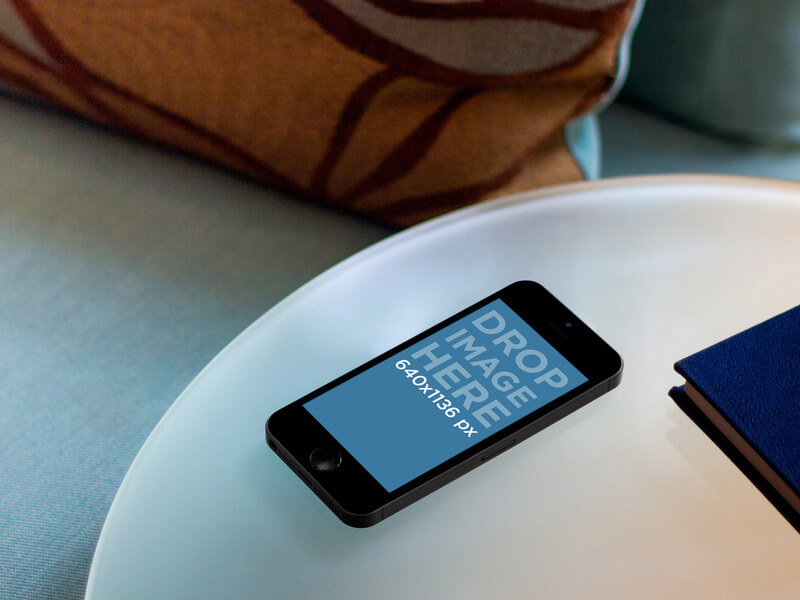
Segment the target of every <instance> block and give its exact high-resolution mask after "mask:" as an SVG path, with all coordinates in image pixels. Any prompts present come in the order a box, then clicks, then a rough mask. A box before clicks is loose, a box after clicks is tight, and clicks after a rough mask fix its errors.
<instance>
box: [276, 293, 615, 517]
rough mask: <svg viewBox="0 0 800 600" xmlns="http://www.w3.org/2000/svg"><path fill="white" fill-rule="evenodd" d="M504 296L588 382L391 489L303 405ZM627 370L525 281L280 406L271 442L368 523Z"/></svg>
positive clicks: (339, 509)
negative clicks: (335, 463)
mask: <svg viewBox="0 0 800 600" xmlns="http://www.w3.org/2000/svg"><path fill="white" fill-rule="evenodd" d="M498 298H499V299H501V300H503V301H504V302H505V303H506V304H507V305H508V306H509V307H510V308H511V309H512V310H513V311H514V312H516V313H517V314H518V315H519V316H520V317H521V318H522V319H523V320H525V321H526V322H527V323H528V324H529V325H530V326H531V327H532V328H533V329H534V330H536V331H537V332H538V333H539V334H540V335H541V336H542V337H543V338H544V339H545V340H547V342H548V343H550V344H551V345H552V346H553V347H554V348H555V349H556V350H557V351H558V352H559V353H561V354H562V355H563V356H564V357H565V358H566V359H567V360H568V361H569V362H571V363H572V364H573V365H574V366H575V367H576V368H577V369H578V370H579V371H581V372H582V373H583V374H584V375H585V376H586V377H587V381H586V382H584V383H582V384H581V385H579V386H578V387H576V388H575V389H573V390H571V391H569V392H567V393H565V394H564V395H562V396H560V397H558V398H556V399H555V400H553V401H552V402H549V403H548V404H546V405H545V406H543V407H541V408H539V409H537V410H535V411H533V412H532V413H530V414H529V415H526V416H524V417H521V418H520V419H518V420H517V421H514V422H513V423H511V424H509V425H506V426H505V427H503V428H502V429H500V430H498V431H497V432H495V433H494V434H492V435H490V436H489V437H487V438H485V439H483V440H481V441H479V442H477V443H476V444H475V445H474V446H471V447H470V448H467V449H466V450H464V451H463V452H461V453H459V454H457V455H456V456H454V457H452V458H450V459H448V460H446V461H445V462H443V463H441V464H439V465H438V466H437V467H434V468H433V469H431V470H429V471H427V472H426V473H423V474H422V475H420V476H419V477H416V478H415V479H413V480H411V481H409V482H408V483H406V484H404V485H402V486H400V487H399V488H397V489H395V490H393V491H391V492H387V491H386V489H385V488H384V487H383V486H381V485H380V483H378V481H377V480H375V479H374V478H373V477H372V475H370V474H369V472H368V471H367V470H366V469H365V468H364V467H363V466H361V465H360V464H359V463H358V461H356V460H355V459H354V458H353V457H352V456H351V455H350V453H349V452H347V450H346V449H345V448H344V447H342V445H341V444H339V442H338V441H336V439H335V438H334V437H333V436H332V435H331V434H330V433H328V431H327V430H325V428H324V427H323V426H322V425H321V424H320V423H319V422H318V421H317V420H316V419H315V418H314V417H313V416H312V415H311V413H310V412H308V411H307V410H306V409H305V408H304V406H303V405H304V404H305V403H306V402H308V401H310V400H311V399H312V398H315V397H316V396H318V395H320V394H323V393H325V392H326V391H328V390H329V389H331V388H333V387H335V386H337V385H339V384H340V383H342V382H343V381H345V380H347V379H350V378H352V377H355V376H357V375H358V374H359V373H361V372H363V371H365V370H367V369H369V368H371V367H372V366H373V365H375V364H378V363H380V362H382V361H383V360H385V359H387V358H389V357H390V356H392V355H394V354H396V353H398V352H402V351H403V350H404V349H405V348H407V347H409V346H412V345H414V344H416V343H417V342H418V341H420V340H422V339H424V338H426V337H427V336H429V335H431V334H433V333H434V332H436V331H438V330H439V329H441V328H444V327H447V326H449V325H450V324H451V323H453V322H455V321H457V320H458V319H460V318H462V317H464V316H465V315H468V314H470V313H471V312H473V311H476V310H478V309H479V308H480V307H481V306H483V305H485V304H488V303H490V302H492V301H494V300H496V299H498ZM568 323H569V325H567V324H568ZM621 371H622V359H621V358H620V356H619V354H617V353H616V352H615V351H614V350H613V349H612V348H611V347H610V346H609V345H608V344H607V343H606V342H605V341H603V340H602V338H600V336H598V335H597V334H596V333H595V332H594V331H592V330H591V329H590V328H589V327H588V326H587V325H586V324H585V323H584V322H583V321H582V320H581V319H579V318H578V317H577V316H576V315H575V314H573V313H572V312H571V311H570V310H569V309H568V308H567V307H566V306H564V305H563V304H562V303H561V302H560V301H559V300H558V299H556V298H555V296H553V295H552V294H551V293H550V292H548V291H547V290H546V289H545V288H544V287H543V286H541V285H540V284H538V283H535V282H532V281H518V282H516V283H513V284H511V285H509V286H507V287H505V288H503V289H502V290H500V291H498V292H496V293H494V294H492V295H491V296H488V297H486V298H484V299H482V300H480V301H479V302H476V303H475V304H473V305H471V306H469V307H467V308H465V309H464V310H461V311H459V312H458V313H456V314H454V315H452V316H450V317H448V318H447V319H445V320H443V321H441V322H439V323H437V324H436V325H434V326H433V327H430V328H428V329H426V330H425V331H423V332H421V333H419V334H417V335H415V336H414V337H412V338H410V339H408V340H406V341H405V342H403V343H402V344H399V345H398V346H395V347H394V348H392V349H390V350H388V351H386V352H384V353H382V354H381V355H380V356H377V357H375V358H373V359H371V360H369V361H368V362H366V363H364V364H362V365H361V366H359V367H357V368H356V369H353V370H352V371H350V372H348V373H346V374H344V375H342V376H340V377H337V378H336V379H334V380H333V381H331V382H329V383H327V384H326V385H324V386H322V387H320V388H318V389H317V390H315V391H313V392H311V393H310V394H307V395H305V396H303V397H302V398H300V399H298V400H296V401H294V402H292V403H291V404H289V405H287V406H285V407H284V408H282V409H280V410H278V411H276V412H275V413H274V414H273V415H272V416H271V417H270V418H269V420H268V421H267V424H266V432H267V441H268V443H269V445H270V447H271V448H272V449H273V450H275V451H276V452H277V453H278V454H279V455H280V456H281V458H283V459H284V460H285V461H286V462H287V463H288V464H289V466H290V467H292V469H294V470H295V472H297V473H298V475H299V476H300V477H301V478H302V479H304V480H305V482H306V483H307V484H308V485H309V487H311V488H312V490H314V492H315V493H316V494H317V495H318V496H320V497H321V498H322V499H323V501H325V503H326V504H328V506H329V507H330V508H331V509H332V510H333V512H334V513H336V514H337V516H339V518H340V519H342V520H343V521H344V522H345V523H347V524H349V525H354V526H367V525H371V524H373V523H375V522H377V521H379V520H381V519H382V518H383V517H384V516H386V515H384V514H383V508H384V507H387V506H391V507H392V510H391V512H392V513H393V512H396V510H399V508H402V507H403V506H405V505H407V504H410V503H411V502H413V501H415V500H417V499H418V498H420V497H422V496H424V495H426V494H428V493H430V492H431V491H433V490H434V489H437V488H438V487H441V486H442V485H444V484H446V483H448V482H449V481H452V480H453V479H455V478H456V477H458V476H459V475H461V474H463V473H464V472H466V471H468V470H471V469H472V468H474V467H475V466H478V465H479V464H481V462H483V461H484V460H486V459H487V458H493V457H494V455H495V454H499V452H498V449H500V451H502V450H504V448H503V447H502V444H503V443H504V442H506V441H507V440H511V439H513V440H514V442H515V443H516V442H519V441H521V440H522V439H525V438H527V437H529V436H530V435H532V434H533V433H535V432H536V431H538V430H540V429H542V428H544V427H546V426H547V425H549V424H550V423H552V422H554V421H555V420H558V419H559V418H561V417H562V416H565V415H566V414H568V413H569V412H571V411H572V410H574V409H575V408H577V407H579V406H582V405H583V404H585V403H586V402H588V401H589V400H591V399H593V398H594V397H597V396H599V395H601V394H602V393H604V392H605V391H607V390H608V389H610V388H611V387H614V386H615V385H616V384H617V383H618V381H619V378H620V376H621ZM573 405H574V406H573ZM320 446H333V447H335V448H337V449H338V450H339V452H340V453H341V454H342V457H343V458H342V464H341V465H340V466H339V468H337V469H335V470H333V471H329V472H323V471H318V470H316V469H314V468H313V467H312V466H311V464H310V462H309V458H308V457H309V456H310V454H311V452H312V451H313V450H314V449H316V448H319V447H320ZM509 447H510V445H509ZM405 500H407V501H405Z"/></svg>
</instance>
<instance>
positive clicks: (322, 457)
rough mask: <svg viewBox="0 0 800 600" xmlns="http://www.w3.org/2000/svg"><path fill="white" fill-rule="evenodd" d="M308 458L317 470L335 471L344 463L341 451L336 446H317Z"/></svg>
mask: <svg viewBox="0 0 800 600" xmlns="http://www.w3.org/2000/svg"><path fill="white" fill-rule="evenodd" d="M308 458H309V460H310V461H311V466H312V467H314V468H315V469H316V470H317V471H333V470H334V469H335V468H336V467H338V466H339V465H340V464H342V455H341V453H340V452H339V451H338V450H337V449H336V448H331V447H330V446H323V447H322V448H317V449H316V450H314V451H313V452H312V453H311V456H309V457H308Z"/></svg>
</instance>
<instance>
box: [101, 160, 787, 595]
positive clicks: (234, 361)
mask: <svg viewBox="0 0 800 600" xmlns="http://www.w3.org/2000/svg"><path fill="white" fill-rule="evenodd" d="M799 260H800V185H798V184H795V183H788V182H779V181H770V180H758V179H747V178H734V177H704V176H691V177H685V176H671V177H651V178H635V179H628V180H605V181H600V182H594V183H585V184H578V185H569V186H564V187H558V188H551V189H549V190H544V191H540V192H536V193H530V194H524V195H519V196H515V197H511V198H507V199H503V200H498V201H494V202H490V203H486V204H481V205H479V206H475V207H472V208H469V209H466V210H462V211H459V212H456V213H453V214H450V215H448V216H445V217H443V218H439V219H436V220H434V221H431V222H428V223H426V224H423V225H421V226H418V227H415V228H412V229H409V230H406V231H403V232H402V233H399V234H397V235H395V236H393V237H391V238H389V239H387V240H385V241H383V242H380V243H378V244H376V245H375V246H373V247H371V248H368V249H367V250H365V251H363V252H361V253H359V254H356V255H355V256H353V257H352V258H350V259H348V260H346V261H344V262H343V263H341V264H339V265H338V266H336V267H335V268H333V269H331V270H329V271H328V272H326V273H325V274H323V275H321V276H320V277H318V278H316V279H314V280H313V281H311V282H310V283H309V284H307V285H305V286H304V287H303V288H301V289H300V290H298V291H297V292H295V293H294V294H292V295H291V296H289V297H288V298H287V299H286V300H284V301H283V302H281V303H280V304H279V305H277V306H276V307H275V308H273V309H272V310H270V311H269V312H267V313H266V314H265V315H264V316H263V317H262V318H260V319H259V320H258V321H256V323H254V324H253V325H252V326H251V327H250V328H248V329H247V330H246V331H245V332H244V333H242V334H241V335H240V336H239V337H238V338H237V339H236V340H234V341H233V342H232V343H231V344H230V345H229V346H228V347H227V348H226V349H225V350H224V351H223V352H222V353H220V355H219V356H218V357H217V358H216V359H215V360H214V361H212V363H211V364H210V365H209V366H208V367H207V368H206V369H205V370H204V371H203V372H202V373H200V375H198V376H197V378H196V379H195V380H194V382H193V383H192V384H191V385H190V386H189V387H188V388H187V389H186V390H185V391H184V393H183V394H182V395H181V396H180V397H179V398H178V400H177V401H176V402H175V404H174V405H173V407H172V408H171V409H170V410H169V411H168V413H167V414H166V415H165V416H164V418H163V419H162V420H161V422H160V423H159V425H158V426H157V427H156V429H155V430H154V431H153V433H152V434H151V436H150V437H149V439H148V440H147V442H146V444H145V445H144V447H143V448H142V450H141V452H140V453H139V455H138V456H137V458H136V460H135V461H134V463H133V465H132V466H131V468H130V471H129V472H128V474H127V476H126V478H125V480H124V482H123V484H122V486H121V488H120V490H119V492H118V494H117V497H116V499H115V500H114V503H113V506H112V508H111V510H110V512H109V515H108V518H107V520H106V523H105V526H104V529H103V532H102V535H101V537H100V541H99V543H98V546H97V551H96V554H95V558H94V563H93V565H92V570H91V574H90V578H89V584H88V589H87V598H89V599H91V600H98V599H106V598H108V599H113V600H125V599H128V598H131V599H134V598H135V599H142V598H147V599H148V600H154V599H158V598H192V599H194V600H197V599H201V598H237V599H245V598H281V599H282V598H325V599H335V598H437V599H440V598H459V599H462V600H463V599H469V598H496V597H501V598H548V599H553V598H615V599H620V598H635V599H641V598H681V599H685V598H702V599H709V598H725V599H727V600H731V599H734V598H747V599H748V600H749V599H752V598H770V599H773V600H774V599H778V598H787V599H788V598H791V599H793V600H796V598H798V597H800V536H798V535H797V533H796V532H795V531H794V529H792V528H791V526H789V525H788V524H787V523H786V522H785V521H784V520H783V518H782V517H781V516H780V515H779V514H778V513H777V511H775V509H774V508H772V506H771V505H770V504H769V503H768V502H767V501H766V500H765V499H764V498H763V497H762V496H761V495H760V493H759V492H758V491H757V490H756V489H755V488H754V487H753V486H752V485H751V484H750V483H749V482H748V480H747V479H746V478H745V477H744V476H743V475H742V474H741V473H740V472H739V471H738V470H737V469H736V467H735V466H734V465H733V464H732V463H730V462H729V461H728V459H727V458H726V457H725V456H724V455H723V454H722V453H721V452H720V451H719V450H718V449H717V448H716V447H715V446H714V445H713V444H712V443H711V442H710V441H709V440H708V439H707V438H706V437H705V435H704V434H703V433H702V432H701V431H700V430H699V429H697V428H696V427H695V426H694V424H692V423H691V421H689V420H688V419H687V418H686V417H685V416H684V415H683V413H682V412H681V411H680V410H679V409H678V408H677V407H676V406H675V405H674V404H673V403H672V401H671V400H670V399H669V398H668V396H667V391H668V390H669V388H670V387H671V386H672V385H674V384H676V383H679V382H680V377H678V376H677V375H676V374H675V373H674V371H673V369H672V365H673V363H674V362H675V361H676V360H677V359H679V358H681V357H683V356H685V355H688V354H690V353H692V352H694V351H696V350H699V349H701V348H703V347H705V346H707V345H709V344H711V343H714V342H716V341H719V340H720V339H722V338H724V337H727V336H728V335H730V334H733V333H736V332H738V331H740V330H741V329H744V328H746V327H748V326H750V325H753V324H755V323H756V322H759V321H761V320H763V319H766V318H768V317H770V316H773V315H775V314H777V313H779V312H781V311H783V310H786V309H788V308H790V307H792V306H794V305H796V304H799V303H800V265H799V264H798V261H799ZM518 279H533V280H535V281H539V282H540V283H542V284H544V285H545V287H547V288H549V289H550V290H551V291H552V292H553V293H555V295H556V296H558V297H559V298H560V299H561V300H562V301H564V302H565V303H566V304H567V305H568V306H569V307H571V308H572V309H573V310H574V311H575V312H576V313H577V314H578V315H580V316H581V317H582V318H583V319H584V320H585V321H587V322H588V323H589V324H590V325H591V326H592V327H593V328H594V329H595V330H596V331H597V332H599V333H600V335H601V336H603V337H604V338H605V339H606V340H607V341H609V343H611V345H612V346H614V347H615V348H616V349H617V350H618V351H619V352H620V353H621V354H622V356H623V358H624V359H625V372H624V376H623V380H622V384H621V386H620V387H619V388H617V389H616V390H614V391H612V392H611V393H610V394H608V395H606V396H603V397H602V398H600V399H599V400H596V401H594V402H593V403H591V404H590V405H588V406H587V407H585V408H582V409H580V410H579V411H577V412H576V413H574V414H572V415H570V416H569V417H567V418H566V419H563V420H562V421H560V422H558V423H557V424H556V425H554V426H552V427H550V428H548V429H546V430H544V431H542V432H541V433H539V434H537V435H536V436H534V437H533V438H531V439H530V440H528V441H526V442H524V443H522V444H520V445H518V446H517V447H515V448H512V449H511V450H509V451H508V452H506V453H504V454H503V455H501V456H499V457H498V458H496V459H495V460H493V461H492V462H491V464H489V465H487V466H485V467H483V468H480V469H477V470H475V471H473V472H471V473H469V474H467V475H466V476H464V477H462V478H460V479H458V480H456V481H455V482H454V483H452V484H450V485H448V486H446V487H445V488H443V489H441V490H439V491H437V492H436V493H434V494H432V495H430V496H428V497H426V498H424V499H423V500H421V501H419V502H417V503H416V504H414V505H412V506H411V507H409V508H407V509H405V510H403V511H401V512H400V513H398V514H397V515H395V516H392V517H391V518H389V519H388V520H386V521H384V522H382V523H380V524H378V525H377V526H375V527H372V528H369V529H364V530H360V529H352V528H349V527H347V526H345V525H343V524H342V523H341V522H339V521H338V519H336V517H335V516H334V515H333V514H332V513H331V512H330V511H329V510H328V509H327V508H326V507H325V506H324V505H323V504H322V502H321V501H319V500H318V499H317V498H316V497H315V496H314V495H313V493H312V492H311V491H310V490H309V489H308V488H306V486H305V485H304V484H303V483H302V482H301V481H300V480H299V479H298V478H297V477H296V476H295V475H294V474H293V473H292V472H291V471H290V470H289V469H288V468H287V467H286V466H285V465H284V464H283V463H282V462H281V461H280V460H279V459H278V457H277V456H275V455H274V454H272V453H271V452H268V450H267V447H266V444H265V440H264V422H265V420H266V419H267V416H268V415H269V414H270V413H271V412H272V411H273V410H275V409H277V408H278V407H280V406H282V405H284V404H287V403H288V402H290V401H292V400H294V399H296V398H298V397H299V396H301V395H303V394H304V393H306V392H309V391H311V390H313V389H315V388H316V387H318V386H319V385H321V384H323V383H325V382H327V381H328V380H330V379H332V378H334V377H335V376H336V375H339V374H341V373H343V372H345V371H347V370H349V369H351V368H353V367H355V366H357V365H358V364H360V363H362V362H364V361H365V360H367V359H369V358H371V357H373V356H375V355H377V354H378V353H380V352H382V351H384V350H386V349H388V348H390V347H392V346H394V345H395V344H397V343H399V342H401V341H403V340H404V339H405V338H407V337H409V336H410V335H411V334H414V333H417V332H419V331H421V330H423V329H425V328H426V327H428V326H429V325H431V324H433V323H435V322H437V321H439V320H440V319H442V318H444V317H446V316H448V315H450V314H451V313H453V312H455V311H456V310H458V309H461V308H463V307H465V306H467V305H468V304H470V303H471V302H473V301H476V300H478V299H480V298H482V297H483V296H485V295H487V294H488V293H490V292H493V291H495V290H497V289H499V288H501V287H503V286H504V285H506V284H508V283H510V282H512V281H515V280H518Z"/></svg>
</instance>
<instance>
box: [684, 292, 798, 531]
mask: <svg viewBox="0 0 800 600" xmlns="http://www.w3.org/2000/svg"><path fill="white" fill-rule="evenodd" d="M675 370H676V371H678V373H680V374H681V375H682V376H683V377H684V378H685V379H686V384H685V385H683V386H680V387H675V388H673V389H672V390H670V396H671V397H672V399H673V400H675V402H676V404H677V405H678V406H679V407H680V408H681V409H682V410H683V411H684V412H685V413H686V414H687V415H688V416H689V418H691V419H692V420H693V421H694V422H695V423H696V424H697V425H698V426H699V427H700V428H701V429H702V430H703V431H704V432H705V433H706V434H707V435H708V436H709V437H710V438H711V439H712V440H713V441H714V443H715V444H716V445H717V446H718V447H719V448H720V450H722V451H723V452H724V453H725V454H726V455H727V456H728V457H729V458H730V459H731V460H732V461H733V462H734V463H736V465H737V466H738V467H739V468H740V469H741V470H742V471H743V472H744V474H745V475H746V476H747V477H748V478H749V479H750V481H752V482H753V484H755V485H756V487H758V489H759V490H761V493H763V494H764V496H766V497H767V499H768V500H769V501H770V502H772V504H773V505H774V506H775V508H777V509H778V511H780V513H781V514H782V515H783V516H784V517H785V518H786V519H787V520H788V521H789V523H791V524H792V526H793V527H794V528H795V529H796V530H797V531H798V532H800V306H798V307H796V308H793V309H791V310H789V311H787V312H785V313H783V314H780V315H778V316H777V317H773V318H772V319H769V320H768V321H765V322H763V323H760V324H759V325H756V326H755V327H751V328H750V329H748V330H746V331H743V332H742V333H739V334H737V335H734V336H733V337H730V338H728V339H726V340H723V341H722V342H719V343H718V344H714V345H713V346H711V347H709V348H706V349H705V350H701V351H700V352H698V353H696V354H693V355H692V356H689V357H687V358H684V359H683V360H680V361H678V362H677V363H675Z"/></svg>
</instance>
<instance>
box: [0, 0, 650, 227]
mask: <svg viewBox="0 0 800 600" xmlns="http://www.w3.org/2000/svg"><path fill="white" fill-rule="evenodd" d="M633 4H634V0H624V1H620V0H260V1H259V0H256V1H250V2H235V1H233V0H169V1H167V0H149V1H148V2H141V0H104V1H102V2H86V1H85V0H82V1H79V0H0V80H4V81H5V83H6V85H7V86H11V87H14V88H17V89H18V90H22V91H25V92H27V93H30V94H34V95H36V96H38V97H39V98H41V99H44V100H46V101H48V102H52V103H54V104H58V105H61V106H63V107H66V108H68V109H69V110H72V111H74V112H76V113H80V114H82V115H85V116H87V117H89V118H91V119H94V120H96V121H98V122H101V123H104V124H107V125H110V126H112V127H115V128H118V129H121V130H124V131H127V132H130V133H133V134H135V135H140V136H143V137H147V138H152V139H155V140H158V141H160V142H163V143H165V144H168V145H170V146H173V147H176V148H180V149H182V150H186V151H189V152H192V153H196V154H198V155H201V156H203V157H206V158H210V159H212V160H214V161H217V162H220V163H223V164H225V165H228V166H230V167H232V168H234V169H236V170H237V171H240V172H243V173H247V174H249V175H251V176H253V177H256V178H258V179H260V180H262V181H264V182H267V183H269V184H271V185H275V186H278V187H280V188H283V189H286V190H289V191H292V192H295V193H298V194H302V195H305V196H308V197H312V198H315V199H318V200H320V201H323V202H326V203H330V204H333V205H336V206H340V207H343V208H346V209H348V210H354V211H358V212H361V213H363V214H366V215H369V216H371V217H375V218H378V219H381V220H383V221H386V222H390V223H394V224H398V225H408V224H411V223H414V222H417V221H420V220H422V219H426V218H428V217H431V216H434V215H436V214H439V213H442V212H445V211H449V210H452V209H454V208H457V207H460V206H463V205H466V204H469V203H472V202H476V201H478V200H481V199H484V198H488V197H492V196H498V195H501V194H506V193H509V192H513V191H521V190H527V189H531V188H534V187H538V186H542V185H547V184H552V183H558V182H564V181H571V180H576V179H580V178H581V171H580V169H579V168H578V165H577V164H576V162H575V160H574V159H573V157H572V156H571V154H570V152H569V149H568V147H567V145H566V142H565V139H564V128H565V126H566V124H567V123H569V122H570V121H571V120H573V119H575V118H576V117H577V116H579V115H582V114H584V113H586V112H587V111H588V110H589V109H590V108H591V107H592V106H594V105H595V104H596V103H597V102H598V101H599V100H601V99H602V98H603V97H604V95H605V94H607V92H608V90H609V89H610V88H611V87H612V84H613V83H614V80H615V77H616V76H617V74H618V71H619V68H618V67H619V65H618V62H619V61H618V59H617V57H618V51H619V49H620V45H621V44H624V43H625V42H624V40H625V38H626V36H624V35H623V34H624V32H625V30H626V27H627V26H628V23H629V21H630V15H631V12H632V9H633Z"/></svg>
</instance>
